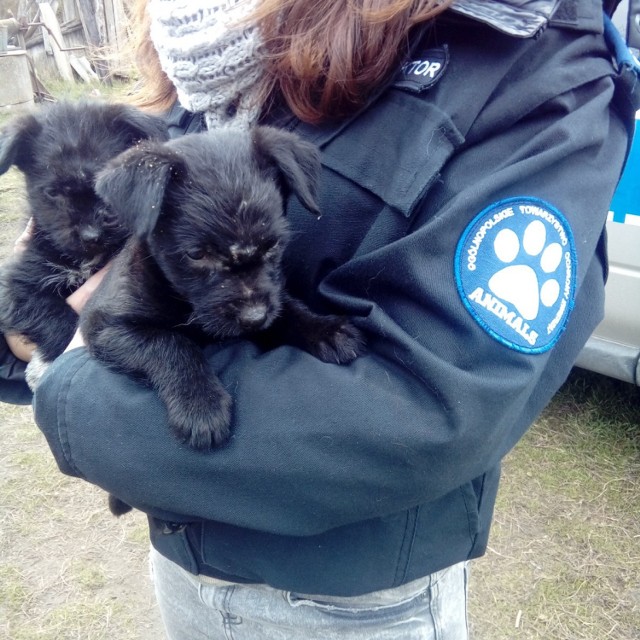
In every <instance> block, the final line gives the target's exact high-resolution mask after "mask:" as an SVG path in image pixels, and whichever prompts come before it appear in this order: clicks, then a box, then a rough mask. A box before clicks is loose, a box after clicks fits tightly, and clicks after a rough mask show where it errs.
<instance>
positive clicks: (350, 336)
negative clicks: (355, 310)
mask: <svg viewBox="0 0 640 640" xmlns="http://www.w3.org/2000/svg"><path fill="white" fill-rule="evenodd" d="M319 329H320V330H319V331H318V333H317V335H316V336H314V337H313V339H310V340H309V341H308V347H309V348H308V351H309V353H311V354H312V355H314V356H315V357H316V358H318V359H320V360H322V361H323V362H334V363H337V364H348V363H349V362H352V361H353V360H355V359H356V358H357V357H358V356H359V355H361V354H362V353H363V352H364V350H365V339H364V336H363V335H362V332H361V331H360V330H359V329H357V328H356V327H355V326H354V325H353V324H351V322H349V321H348V320H346V319H345V318H342V317H340V316H326V317H324V318H323V323H322V326H321V327H319Z"/></svg>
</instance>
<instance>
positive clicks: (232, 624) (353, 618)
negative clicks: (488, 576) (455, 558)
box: [151, 549, 468, 640]
mask: <svg viewBox="0 0 640 640" xmlns="http://www.w3.org/2000/svg"><path fill="white" fill-rule="evenodd" d="M151 571H152V575H153V580H154V584H155V590H156V597H157V599H158V604H159V606H160V612H161V614H162V620H163V622H164V626H165V630H166V633H167V638H168V639H169V640H218V639H219V640H333V639H336V640H337V639H340V640H413V639H415V640H418V639H421V640H468V632H467V615H466V614H467V611H466V609H467V566H466V563H460V564H457V565H454V566H452V567H449V568H448V569H444V570H443V571H438V572H437V573H434V574H432V575H430V576H427V577H425V578H421V579H419V580H415V581H414V582H410V583H408V584H406V585H403V586H401V587H396V588H394V589H386V590H384V591H376V592H374V593H370V594H367V595H364V596H357V597H352V598H343V597H333V596H313V595H306V594H302V593H293V592H290V591H280V590H278V589H273V588H271V587H268V586H266V585H261V584H257V585H256V584H252V585H243V584H235V583H229V582H224V581H221V580H215V579H212V578H207V577H198V576H194V575H192V574H190V573H189V572H187V571H185V570H184V569H182V568H181V567H179V566H178V565H176V564H175V563H173V562H171V561H170V560H167V559H166V558H165V557H164V556H162V555H160V554H159V553H158V552H157V551H155V550H154V549H152V550H151Z"/></svg>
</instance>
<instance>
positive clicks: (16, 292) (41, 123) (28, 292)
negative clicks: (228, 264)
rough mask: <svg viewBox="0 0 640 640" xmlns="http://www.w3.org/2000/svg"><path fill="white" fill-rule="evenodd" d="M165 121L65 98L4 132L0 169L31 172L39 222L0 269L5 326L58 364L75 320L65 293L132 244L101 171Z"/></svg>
mask: <svg viewBox="0 0 640 640" xmlns="http://www.w3.org/2000/svg"><path fill="white" fill-rule="evenodd" d="M167 138H168V133H167V128H166V125H165V124H164V123H163V121H162V120H161V119H160V118H156V117H153V116H150V115H146V114H144V113H142V112H141V111H139V110H137V109H135V108H133V107H130V106H126V105H116V104H104V103H101V102H98V101H80V102H58V103H55V104H52V105H50V106H48V107H43V108H41V109H40V110H38V111H36V112H34V113H32V114H28V115H23V116H21V117H18V118H16V119H15V120H13V121H12V122H10V123H9V124H8V125H7V127H6V128H5V129H4V130H3V131H2V132H1V133H0V174H2V173H5V172H6V171H8V170H9V168H10V167H11V166H12V165H15V166H16V167H17V168H18V169H20V171H22V172H23V173H24V175H25V179H26V186H27V199H28V204H29V211H28V215H27V217H30V218H31V219H32V221H33V223H32V233H31V237H30V238H29V240H28V242H27V246H26V249H25V250H24V252H22V253H20V254H18V255H15V256H14V257H13V258H12V259H10V260H9V261H8V262H7V263H5V264H4V265H3V267H2V269H1V270H0V329H1V330H2V331H4V332H15V333H20V334H22V335H24V336H26V337H27V338H28V339H29V340H31V341H32V342H34V343H35V344H36V345H37V346H38V349H37V351H38V353H39V356H40V358H41V359H43V360H45V361H51V360H53V359H54V358H55V357H57V356H58V355H60V353H62V351H63V350H64V348H65V347H66V345H67V344H68V343H69V341H70V339H71V337H72V336H73V333H74V331H75V328H76V325H77V320H78V318H77V316H76V314H75V313H74V311H73V310H72V309H71V307H69V306H68V305H67V304H66V303H65V298H66V297H67V296H68V295H69V294H71V293H72V292H73V291H74V290H75V289H77V288H78V287H79V286H80V285H81V284H82V283H83V282H84V281H85V280H86V279H87V278H88V277H89V276H90V275H92V274H93V273H95V272H96V271H97V270H98V269H99V268H100V267H102V266H103V265H105V264H106V262H107V261H108V260H110V259H111V258H112V257H113V255H114V254H115V253H116V251H118V250H119V249H120V248H122V246H123V245H124V242H125V240H126V237H127V234H128V230H127V229H126V228H125V227H124V226H122V225H121V224H120V223H119V220H118V218H117V217H116V216H115V215H114V214H113V213H112V212H111V211H110V209H109V208H108V206H107V205H106V204H105V203H104V202H103V201H102V200H101V199H100V198H99V197H98V196H97V195H96V193H95V191H94V188H93V183H94V180H95V175H96V173H97V172H98V171H99V170H100V169H102V168H103V167H104V166H105V165H106V163H107V161H108V160H110V159H111V158H113V157H115V156H117V155H118V154H119V153H121V152H123V151H124V150H126V149H128V148H129V147H132V146H134V145H135V144H137V143H138V142H139V141H140V140H147V139H152V140H166V139H167Z"/></svg>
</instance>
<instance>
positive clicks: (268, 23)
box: [133, 0, 453, 122]
mask: <svg viewBox="0 0 640 640" xmlns="http://www.w3.org/2000/svg"><path fill="white" fill-rule="evenodd" d="M146 1H147V0H136V2H135V4H134V9H133V17H134V19H135V20H136V24H137V28H136V30H135V31H136V33H137V34H138V42H137V58H136V59H137V65H138V68H139V69H140V73H141V74H142V76H143V79H144V81H145V84H144V88H143V90H142V91H141V93H140V95H139V100H138V103H139V104H142V105H145V106H149V107H155V108H162V107H167V106H169V105H170V104H171V102H173V100H174V99H175V95H176V94H175V89H174V88H173V85H172V84H171V82H170V80H169V79H168V78H167V76H166V75H165V74H164V72H163V71H162V69H161V68H160V63H159V61H158V56H157V54H156V52H155V49H154V48H153V45H152V43H151V40H150V37H149V18H148V15H147V12H146ZM452 1H453V0H261V1H260V2H259V3H258V6H257V9H256V11H255V12H254V14H253V16H252V17H251V20H252V21H255V22H256V23H257V24H258V26H259V29H260V33H261V37H262V39H263V40H264V49H265V55H264V66H265V71H266V73H265V80H264V86H262V87H261V95H262V97H263V99H266V98H267V96H270V95H273V94H274V93H275V92H279V94H280V95H281V96H282V97H283V98H284V100H285V101H286V103H287V104H288V105H289V108H290V109H291V110H292V111H293V112H294V113H295V114H296V115H297V116H298V117H299V118H300V119H301V120H303V121H306V122H320V121H322V120H326V119H330V118H340V117H343V116H345V115H348V114H349V113H353V112H354V110H356V109H358V108H359V107H361V106H362V105H363V104H364V103H365V102H366V100H367V98H368V97H369V96H370V95H371V93H372V92H373V91H375V90H376V88H378V87H379V86H381V83H383V82H384V81H385V80H387V79H388V78H389V76H390V74H391V73H393V71H394V70H395V69H396V68H397V65H398V63H399V61H400V60H401V58H402V57H403V55H405V53H406V51H407V47H408V35H409V32H410V30H411V28H412V27H414V26H415V25H417V24H419V23H422V22H425V21H427V20H431V19H432V18H434V17H435V16H436V15H438V14H439V13H440V12H441V11H443V10H444V9H445V8H446V7H447V6H448V5H449V4H451V2H452Z"/></svg>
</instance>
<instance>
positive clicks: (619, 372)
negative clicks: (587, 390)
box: [576, 111, 640, 385]
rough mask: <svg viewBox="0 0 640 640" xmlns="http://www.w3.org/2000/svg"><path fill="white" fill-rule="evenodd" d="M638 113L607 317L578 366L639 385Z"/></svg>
mask: <svg viewBox="0 0 640 640" xmlns="http://www.w3.org/2000/svg"><path fill="white" fill-rule="evenodd" d="M638 120H640V111H638V113H636V135H635V138H634V141H633V145H632V147H631V152H630V154H629V158H628V161H627V165H626V167H625V170H624V173H623V176H622V179H621V181H620V184H619V185H618V188H617V190H616V193H615V196H614V198H613V201H612V203H611V210H610V211H609V217H608V220H607V235H608V243H607V248H608V253H609V279H608V281H607V286H606V289H605V296H606V298H605V317H604V320H603V321H602V322H601V323H600V324H599V325H598V327H597V328H596V330H595V331H594V333H593V335H592V336H591V338H590V339H589V341H588V342H587V344H586V346H585V348H584V349H583V351H582V353H581V354H580V356H579V358H578V360H577V362H576V365H577V366H579V367H582V368H584V369H589V370H591V371H596V372H597V373H602V374H604V375H607V376H611V377H613V378H617V379H619V380H624V381H626V382H632V383H633V384H636V385H640V139H639V138H640V132H639V130H638Z"/></svg>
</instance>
